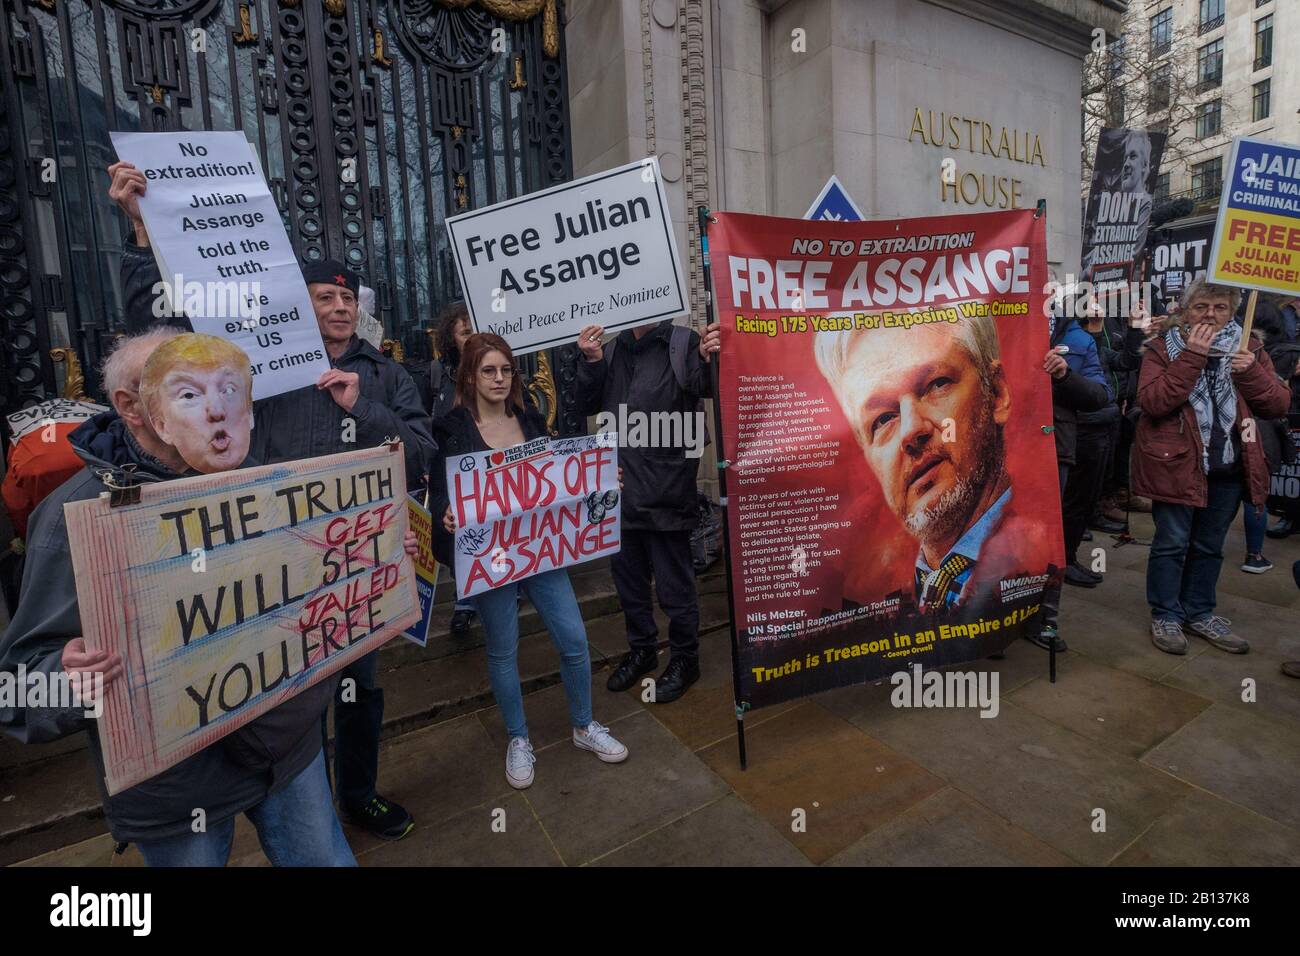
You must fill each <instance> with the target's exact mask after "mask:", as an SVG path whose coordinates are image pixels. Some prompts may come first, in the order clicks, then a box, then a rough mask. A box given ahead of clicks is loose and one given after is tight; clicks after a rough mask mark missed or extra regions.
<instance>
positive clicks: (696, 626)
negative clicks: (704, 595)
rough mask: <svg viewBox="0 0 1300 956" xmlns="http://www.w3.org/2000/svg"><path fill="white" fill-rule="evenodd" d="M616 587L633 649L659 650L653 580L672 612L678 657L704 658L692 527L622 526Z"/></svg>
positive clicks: (614, 568)
mask: <svg viewBox="0 0 1300 956" xmlns="http://www.w3.org/2000/svg"><path fill="white" fill-rule="evenodd" d="M610 571H611V572H612V573H613V576H614V587H615V588H616V589H617V591H618V598H619V600H620V601H621V602H622V604H623V617H624V619H625V620H626V622H627V643H628V645H629V646H630V647H631V648H632V649H633V650H638V649H642V650H654V649H655V645H656V643H657V639H658V637H659V628H658V626H657V625H656V624H655V619H654V606H653V605H652V604H651V603H650V582H651V579H653V580H654V590H655V596H656V597H657V598H658V599H659V606H660V607H661V608H662V609H663V612H664V614H666V615H668V643H669V646H670V648H671V651H672V656H673V657H679V656H680V657H685V658H688V659H689V660H696V659H698V658H699V656H700V602H699V598H698V596H697V595H696V592H695V568H694V567H692V565H691V533H690V532H689V531H631V530H628V529H627V528H624V529H623V534H622V548H621V550H620V551H619V552H618V554H616V555H614V557H613V558H611V559H610Z"/></svg>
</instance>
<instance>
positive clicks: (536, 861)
mask: <svg viewBox="0 0 1300 956" xmlns="http://www.w3.org/2000/svg"><path fill="white" fill-rule="evenodd" d="M357 862H358V863H360V864H361V865H362V866H562V865H563V862H562V861H561V860H560V857H559V854H557V853H556V852H555V848H554V847H553V846H551V842H550V840H548V839H547V837H546V834H545V832H543V830H542V827H541V825H540V824H539V823H538V822H537V818H536V816H534V815H533V811H532V808H531V807H529V806H528V802H527V800H525V799H524V796H523V795H522V794H521V793H511V794H509V795H508V796H505V797H503V798H502V799H500V800H496V801H491V802H489V803H486V804H483V805H482V806H478V807H474V808H472V809H469V810H465V811H464V812H462V813H459V814H457V815H456V816H454V817H452V818H451V819H449V820H443V821H441V822H439V823H435V824H433V825H431V826H421V827H417V828H416V829H415V830H414V831H413V832H412V833H411V834H410V835H409V836H407V837H406V838H405V839H402V840H399V841H397V842H396V843H384V844H381V845H379V846H376V847H374V848H373V849H370V850H367V851H365V852H363V853H361V854H360V855H359V856H358V857H357Z"/></svg>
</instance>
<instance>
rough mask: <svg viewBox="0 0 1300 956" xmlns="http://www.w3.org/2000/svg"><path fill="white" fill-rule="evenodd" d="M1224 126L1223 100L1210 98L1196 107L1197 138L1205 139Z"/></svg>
mask: <svg viewBox="0 0 1300 956" xmlns="http://www.w3.org/2000/svg"><path fill="white" fill-rule="evenodd" d="M1222 128H1223V100H1210V101H1209V102H1208V103H1202V104H1201V105H1200V106H1198V107H1196V138H1197V139H1205V138H1206V137H1207V136H1213V135H1214V134H1215V133H1217V132H1218V131H1219V130H1220V129H1222Z"/></svg>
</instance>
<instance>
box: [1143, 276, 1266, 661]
mask: <svg viewBox="0 0 1300 956" xmlns="http://www.w3.org/2000/svg"><path fill="white" fill-rule="evenodd" d="M1239 294H1240V293H1239V292H1238V290H1237V289H1235V288H1232V287H1229V286H1220V285H1212V284H1210V283H1208V282H1206V281H1205V280H1204V279H1197V280H1195V281H1193V282H1192V283H1191V285H1189V286H1188V287H1187V290H1186V291H1185V292H1184V293H1183V299H1182V306H1183V308H1182V313H1181V317H1182V319H1181V320H1180V321H1173V322H1171V323H1169V324H1168V326H1167V327H1166V329H1165V330H1164V333H1163V335H1162V336H1161V337H1160V338H1159V339H1156V340H1154V341H1153V342H1152V343H1151V345H1150V348H1149V349H1148V351H1147V353H1146V357H1145V359H1144V360H1143V362H1142V370H1141V375H1140V379H1139V384H1138V402H1139V404H1140V405H1141V406H1142V418H1141V419H1140V420H1139V421H1138V431H1137V439H1136V441H1135V442H1134V445H1133V462H1132V467H1133V488H1134V490H1135V491H1136V492H1137V493H1139V494H1143V495H1146V496H1147V497H1150V498H1151V499H1152V501H1153V502H1154V504H1153V505H1152V512H1151V513H1152V517H1153V519H1154V520H1155V525H1156V531H1155V538H1154V540H1153V541H1152V543H1151V556H1150V559H1149V561H1148V563H1147V602H1148V603H1149V604H1150V605H1151V639H1152V642H1153V643H1154V644H1155V646H1156V647H1158V648H1159V649H1160V650H1162V651H1165V652H1166V653H1169V654H1186V653H1187V646H1188V644H1187V637H1186V634H1185V630H1190V631H1191V632H1192V633H1193V634H1195V635H1197V636H1198V637H1201V638H1203V639H1205V640H1206V641H1208V642H1209V643H1211V644H1212V645H1214V646H1215V647H1217V648H1219V649H1220V650H1224V651H1228V652H1229V653H1233V654H1244V653H1246V652H1247V651H1248V650H1249V649H1250V645H1249V644H1248V643H1247V642H1246V641H1245V640H1244V639H1242V638H1241V637H1239V636H1237V635H1236V634H1234V633H1233V632H1232V630H1231V628H1230V626H1229V625H1230V623H1231V622H1229V621H1228V620H1227V619H1226V618H1223V617H1219V616H1217V615H1216V614H1215V613H1214V610H1215V604H1216V601H1215V587H1216V585H1217V583H1218V579H1219V571H1220V568H1221V567H1222V564H1223V541H1224V537H1225V535H1226V534H1227V530H1228V526H1229V525H1230V524H1231V523H1232V520H1233V518H1234V517H1236V514H1237V505H1238V503H1240V502H1241V501H1242V500H1243V499H1245V500H1246V501H1248V502H1250V503H1252V504H1255V505H1262V504H1263V503H1264V501H1265V498H1266V497H1267V495H1268V486H1269V473H1268V464H1267V463H1266V461H1265V459H1264V452H1263V447H1262V445H1261V443H1260V442H1259V441H1258V440H1257V438H1256V436H1255V434H1254V431H1255V422H1256V421H1258V420H1262V419H1268V418H1275V417H1277V416H1279V415H1282V414H1284V413H1285V412H1286V408H1287V404H1288V402H1289V401H1290V393H1289V391H1288V390H1287V388H1286V386H1284V385H1283V384H1282V383H1281V381H1280V380H1279V379H1278V378H1277V376H1276V375H1275V374H1274V372H1273V363H1272V362H1271V361H1270V360H1269V357H1268V353H1267V352H1265V351H1264V349H1263V346H1262V344H1261V343H1260V342H1259V340H1258V339H1255V338H1252V339H1251V340H1250V341H1249V342H1247V343H1245V346H1244V347H1243V344H1242V342H1241V331H1242V330H1241V327H1240V326H1239V325H1237V323H1236V322H1234V321H1233V318H1232V317H1233V312H1234V311H1235V310H1236V306H1237V299H1238V296H1239ZM1247 420H1251V423H1250V425H1249V426H1243V422H1245V421H1247Z"/></svg>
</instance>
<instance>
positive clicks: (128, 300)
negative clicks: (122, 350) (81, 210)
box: [120, 233, 194, 335]
mask: <svg viewBox="0 0 1300 956" xmlns="http://www.w3.org/2000/svg"><path fill="white" fill-rule="evenodd" d="M120 275H121V277H122V310H123V312H124V313H125V314H124V318H125V320H126V334H127V335H139V334H140V333H141V332H144V331H145V330H147V329H150V328H153V327H154V326H155V325H172V326H175V327H176V328H178V329H180V330H181V331H183V332H193V331H194V327H193V326H192V325H190V320H189V317H188V316H185V315H172V314H171V313H168V314H167V315H164V316H161V317H160V316H156V315H154V314H153V309H154V303H155V302H156V301H158V295H157V293H155V292H154V286H155V285H156V284H157V283H158V282H159V281H161V279H162V276H161V275H159V273H158V263H157V262H156V261H155V260H154V257H153V250H152V249H150V248H149V247H148V246H137V245H136V244H135V233H130V234H128V235H127V237H126V238H125V239H123V240H122V268H121V270H120Z"/></svg>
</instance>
